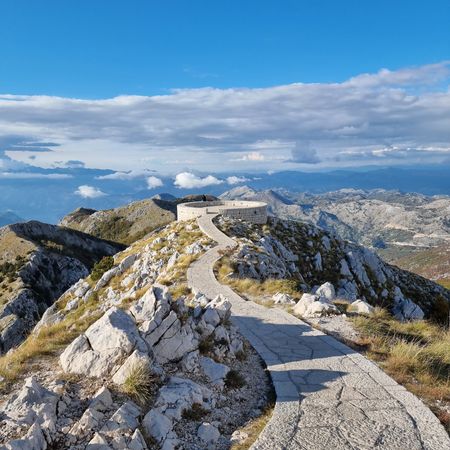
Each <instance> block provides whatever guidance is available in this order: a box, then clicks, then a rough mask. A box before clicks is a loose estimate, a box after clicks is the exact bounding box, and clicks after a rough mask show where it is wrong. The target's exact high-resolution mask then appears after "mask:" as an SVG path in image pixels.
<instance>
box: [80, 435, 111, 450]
mask: <svg viewBox="0 0 450 450" xmlns="http://www.w3.org/2000/svg"><path fill="white" fill-rule="evenodd" d="M86 450H113V449H112V448H111V447H110V446H109V445H108V441H107V440H106V438H105V437H104V436H102V435H101V434H100V433H95V434H94V436H93V437H92V439H91V440H90V441H89V443H88V445H87V446H86Z"/></svg>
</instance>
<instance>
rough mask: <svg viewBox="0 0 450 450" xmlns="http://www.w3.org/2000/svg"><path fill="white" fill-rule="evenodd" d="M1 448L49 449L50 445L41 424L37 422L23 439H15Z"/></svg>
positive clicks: (12, 449) (19, 449) (6, 449)
mask: <svg viewBox="0 0 450 450" xmlns="http://www.w3.org/2000/svg"><path fill="white" fill-rule="evenodd" d="M1 448H4V449H5V450H47V448H48V445H47V441H46V440H45V437H44V434H43V433H42V429H41V427H40V425H39V424H38V423H37V422H35V423H33V425H31V427H30V429H29V430H28V432H27V434H26V435H25V437H24V438H23V439H14V440H12V441H10V442H9V443H8V444H6V446H5V447H1Z"/></svg>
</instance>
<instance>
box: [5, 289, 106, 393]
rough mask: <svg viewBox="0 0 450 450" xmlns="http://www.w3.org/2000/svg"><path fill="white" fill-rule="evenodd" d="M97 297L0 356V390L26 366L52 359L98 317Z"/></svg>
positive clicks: (18, 375)
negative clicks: (44, 359) (48, 358)
mask: <svg viewBox="0 0 450 450" xmlns="http://www.w3.org/2000/svg"><path fill="white" fill-rule="evenodd" d="M97 300H98V299H97V297H96V296H95V295H93V296H92V297H91V298H90V299H89V300H88V301H87V302H85V303H83V304H82V305H80V306H79V307H78V308H77V309H76V310H74V311H72V312H70V313H69V314H68V315H67V316H66V318H65V319H64V320H63V321H61V322H59V323H57V324H53V325H49V326H45V327H42V328H41V329H40V330H39V331H38V332H36V333H33V334H31V335H30V336H28V338H27V339H26V340H25V341H24V342H23V343H22V344H21V345H20V346H19V347H17V348H16V349H14V350H13V351H10V352H8V353H7V354H5V355H3V356H1V357H0V380H1V381H0V389H1V390H3V388H5V387H7V385H8V384H10V383H12V382H14V381H15V380H16V379H17V378H19V377H20V376H21V374H23V373H24V372H25V369H26V367H27V366H28V365H29V364H31V363H33V362H34V361H36V360H37V359H38V358H40V357H43V356H52V355H56V354H57V353H59V351H60V350H61V349H62V348H63V347H65V346H66V345H67V344H69V343H70V342H72V340H73V339H75V338H76V337H78V336H79V335H80V334H81V333H83V332H84V331H85V330H87V328H88V327H89V326H90V325H91V324H93V323H94V322H95V321H96V320H97V319H98V318H100V316H101V312H100V311H98V310H97V306H98V305H97Z"/></svg>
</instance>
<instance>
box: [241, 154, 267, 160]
mask: <svg viewBox="0 0 450 450" xmlns="http://www.w3.org/2000/svg"><path fill="white" fill-rule="evenodd" d="M265 159H266V158H265V156H264V155H263V154H262V153H261V152H250V153H247V154H246V155H244V156H242V158H240V161H264V160H265Z"/></svg>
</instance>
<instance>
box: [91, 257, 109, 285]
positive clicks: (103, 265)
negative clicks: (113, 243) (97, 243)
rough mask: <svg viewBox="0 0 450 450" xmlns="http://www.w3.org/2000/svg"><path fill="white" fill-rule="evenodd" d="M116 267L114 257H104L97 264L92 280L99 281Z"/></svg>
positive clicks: (93, 270) (92, 273)
mask: <svg viewBox="0 0 450 450" xmlns="http://www.w3.org/2000/svg"><path fill="white" fill-rule="evenodd" d="M113 266H114V258H113V257H112V256H105V257H103V258H102V259H101V260H100V261H99V262H98V263H96V264H95V265H94V267H93V269H92V272H91V280H92V281H98V280H100V278H101V277H102V275H103V274H104V273H105V272H107V271H108V270H110V269H112V268H113Z"/></svg>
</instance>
